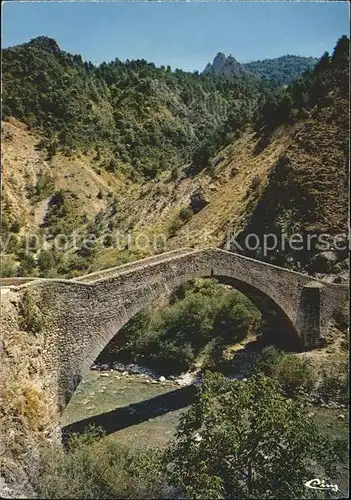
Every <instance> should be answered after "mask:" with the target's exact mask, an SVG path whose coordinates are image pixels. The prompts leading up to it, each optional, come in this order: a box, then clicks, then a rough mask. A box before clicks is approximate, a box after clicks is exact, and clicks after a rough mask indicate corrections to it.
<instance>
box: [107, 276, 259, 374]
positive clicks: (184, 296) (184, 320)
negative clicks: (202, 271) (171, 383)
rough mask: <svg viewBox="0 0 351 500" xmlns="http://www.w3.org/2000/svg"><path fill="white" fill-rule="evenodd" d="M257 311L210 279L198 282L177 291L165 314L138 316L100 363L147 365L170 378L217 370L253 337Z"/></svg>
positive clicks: (145, 312) (235, 292)
mask: <svg viewBox="0 0 351 500" xmlns="http://www.w3.org/2000/svg"><path fill="white" fill-rule="evenodd" d="M260 322H261V315H260V313H259V311H258V309H257V308H256V307H255V306H254V305H253V304H252V302H250V300H249V299H248V298H247V297H245V296H244V295H242V294H241V293H240V292H238V291H237V290H233V289H228V288H226V287H224V286H223V285H220V284H218V283H217V282H216V281H214V280H210V279H196V280H194V281H191V282H188V283H187V284H186V285H183V286H181V287H180V288H179V289H177V290H176V291H175V292H174V294H173V296H172V297H171V300H170V304H169V305H168V306H167V307H164V308H162V309H158V310H156V311H155V310H153V311H151V310H150V311H142V312H140V313H138V314H136V315H135V317H134V318H132V319H131V320H130V321H129V322H128V324H127V325H126V326H125V327H124V328H123V329H122V330H121V331H120V332H119V335H118V336H116V338H115V339H113V340H112V342H111V343H110V344H109V345H108V346H107V348H106V349H105V350H104V351H103V352H102V354H101V355H100V357H99V359H100V360H105V359H110V360H113V359H116V357H117V358H124V359H127V360H132V361H141V362H142V363H149V364H151V365H152V366H154V367H156V368H158V369H160V370H162V371H163V372H166V373H177V372H178V373H179V372H181V371H182V370H187V369H189V368H191V367H194V365H195V364H196V362H197V361H198V360H199V358H200V359H201V364H202V366H207V367H210V366H211V367H212V368H213V367H214V366H215V365H216V364H218V363H219V362H220V361H222V356H223V351H224V349H225V347H226V346H228V345H233V344H235V343H237V342H240V341H242V340H244V339H245V338H246V337H247V336H248V335H250V334H253V333H255V332H256V331H257V330H258V328H259V326H260Z"/></svg>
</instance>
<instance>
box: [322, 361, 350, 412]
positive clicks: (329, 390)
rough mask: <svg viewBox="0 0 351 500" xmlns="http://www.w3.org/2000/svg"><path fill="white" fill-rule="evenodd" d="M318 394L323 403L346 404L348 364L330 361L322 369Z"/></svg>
mask: <svg viewBox="0 0 351 500" xmlns="http://www.w3.org/2000/svg"><path fill="white" fill-rule="evenodd" d="M317 390H318V393H319V394H320V396H321V397H322V398H323V399H324V400H325V401H335V400H336V401H340V402H342V403H345V404H347V402H348V392H349V385H348V362H347V360H340V359H332V360H330V361H329V363H327V364H324V365H323V367H322V374H321V380H320V383H319V385H318V388H317Z"/></svg>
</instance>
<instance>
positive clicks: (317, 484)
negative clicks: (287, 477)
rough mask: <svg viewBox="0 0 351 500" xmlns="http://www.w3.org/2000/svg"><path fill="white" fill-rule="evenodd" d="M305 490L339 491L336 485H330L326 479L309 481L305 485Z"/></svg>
mask: <svg viewBox="0 0 351 500" xmlns="http://www.w3.org/2000/svg"><path fill="white" fill-rule="evenodd" d="M305 486H306V488H310V489H311V490H332V491H335V492H338V491H339V487H338V485H337V484H332V483H331V482H330V481H328V480H326V479H322V480H321V479H310V480H309V481H307V482H306V483H305Z"/></svg>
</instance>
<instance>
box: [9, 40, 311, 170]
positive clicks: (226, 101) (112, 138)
mask: <svg viewBox="0 0 351 500" xmlns="http://www.w3.org/2000/svg"><path fill="white" fill-rule="evenodd" d="M310 59H311V60H310ZM269 61H271V62H270V63H269ZM312 63H313V59H312V58H299V57H295V56H284V57H282V58H279V59H275V60H268V62H267V61H257V62H253V63H248V65H247V67H248V69H250V71H252V72H253V73H255V74H256V75H258V76H260V77H262V78H263V80H261V79H260V78H259V79H257V78H255V77H253V76H250V73H248V74H247V75H246V74H244V75H243V76H241V77H240V78H225V77H221V76H216V77H215V76H212V75H203V74H202V75H201V74H198V73H197V72H194V73H187V72H184V71H181V70H178V69H176V70H175V71H172V70H171V68H170V67H169V66H168V67H167V68H165V67H160V68H157V67H156V66H155V65H154V64H152V63H148V62H147V61H145V60H136V61H128V60H127V61H126V62H121V61H119V60H118V59H116V60H115V61H112V62H110V63H102V64H101V65H100V66H98V67H95V66H94V65H93V64H91V63H90V62H83V60H82V58H81V57H80V56H79V55H71V54H67V53H65V52H63V51H61V50H60V49H59V47H58V45H57V44H56V42H55V41H54V40H52V39H49V38H46V37H38V38H36V39H34V40H31V41H30V42H28V43H26V44H23V45H20V46H16V47H11V48H8V49H5V50H3V74H4V76H3V117H4V118H6V117H8V116H14V117H16V118H18V119H20V120H22V121H24V123H26V124H27V125H29V126H30V127H34V128H36V129H37V130H39V131H40V132H41V133H42V134H43V136H44V137H45V139H43V141H42V143H41V144H40V145H39V146H40V147H42V148H46V150H47V152H48V155H49V157H50V156H52V155H53V154H54V153H55V151H56V150H57V149H58V148H59V149H63V150H64V151H67V152H69V151H72V150H77V149H78V150H83V151H86V152H87V151H90V152H92V151H93V152H94V151H95V152H96V161H97V162H99V163H100V164H101V165H102V166H103V167H104V168H106V169H108V170H110V171H118V170H125V169H127V172H128V173H129V174H130V175H135V174H137V173H140V174H142V175H144V176H146V177H149V178H150V177H151V178H152V177H154V176H155V175H156V174H157V172H159V171H161V170H164V169H166V168H168V167H171V166H177V165H180V164H182V163H186V162H188V161H191V160H193V161H195V162H196V163H199V165H198V167H199V168H200V169H201V168H203V167H204V166H206V163H207V162H206V161H204V162H202V161H201V159H202V157H203V155H204V153H203V151H204V150H206V149H207V150H208V151H209V156H211V155H213V153H214V151H215V149H216V148H218V147H221V146H223V145H224V144H227V143H228V142H230V140H232V139H233V138H234V137H235V136H236V134H238V133H240V131H241V130H243V129H244V128H245V127H246V126H247V125H249V124H252V123H254V122H255V121H256V119H257V111H258V107H259V106H260V108H261V109H262V116H263V119H264V120H267V122H269V123H270V119H269V117H268V115H269V113H267V109H268V108H269V109H270V108H271V107H272V105H274V104H272V102H271V101H272V100H273V103H275V102H276V101H277V100H278V101H280V100H282V101H284V102H283V103H282V104H281V109H280V108H279V109H278V116H280V117H281V118H279V119H280V120H282V119H285V118H286V113H287V111H286V110H285V107H286V106H288V105H289V103H286V102H285V100H284V99H283V97H282V98H280V94H276V93H275V91H274V85H273V86H272V87H271V90H270V84H268V83H264V79H265V78H266V79H268V80H269V79H272V80H274V81H275V82H276V83H278V84H280V83H282V82H281V81H284V83H286V80H289V82H290V81H293V80H294V79H295V78H296V77H297V76H300V75H301V72H302V69H304V68H306V69H307V68H310V67H311V66H312ZM271 67H273V69H271ZM276 67H277V68H278V69H277V72H278V74H275V73H274V71H275V70H274V68H276ZM281 75H282V76H281ZM280 80H281V81H280ZM306 85H307V86H308V85H309V83H308V82H306V83H305V84H304V86H306ZM270 92H271V93H273V94H272V95H271V94H270ZM292 92H293V93H296V91H295V90H293V91H292ZM299 92H300V94H301V93H305V90H304V89H302V90H299ZM266 95H268V96H270V95H271V98H269V99H268V101H267V104H266V105H264V103H265V102H266V99H265V96H266ZM284 95H285V94H284ZM289 95H290V94H289ZM300 100H301V99H300ZM283 108H284V109H283ZM276 111H277V110H276V109H275V110H274V113H273V112H272V113H271V114H274V115H275V114H276ZM205 154H206V153H205ZM198 157H200V161H199V162H197V158H198Z"/></svg>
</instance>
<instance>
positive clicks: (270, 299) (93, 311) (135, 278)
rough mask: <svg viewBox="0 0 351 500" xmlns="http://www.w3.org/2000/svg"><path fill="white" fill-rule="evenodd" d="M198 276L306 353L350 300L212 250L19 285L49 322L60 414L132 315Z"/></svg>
mask: <svg viewBox="0 0 351 500" xmlns="http://www.w3.org/2000/svg"><path fill="white" fill-rule="evenodd" d="M194 277H213V278H216V279H217V280H218V281H221V282H225V283H228V284H230V285H232V286H234V287H235V288H237V289H238V290H240V291H241V292H243V293H244V294H245V295H246V296H248V297H249V298H250V299H251V300H252V301H253V302H254V303H255V304H256V305H257V306H258V307H259V308H260V310H261V311H262V313H263V314H271V315H273V316H274V317H275V318H277V319H279V321H280V324H281V325H283V327H282V329H281V331H282V335H284V332H285V331H287V329H289V330H291V331H293V332H294V334H295V335H296V337H297V338H298V339H299V341H300V343H301V345H302V346H304V348H309V349H311V348H313V347H316V346H318V345H320V344H321V343H322V342H323V338H324V335H325V333H326V328H327V325H328V322H329V320H330V319H331V318H332V315H333V312H334V311H335V309H336V308H337V307H338V306H340V305H341V304H342V303H343V302H344V301H346V300H347V296H348V290H347V287H346V286H345V285H336V284H328V283H324V282H322V281H318V280H316V279H313V278H311V277H310V276H307V275H304V274H300V273H296V272H293V271H289V270H287V269H283V268H280V267H277V266H273V265H270V264H266V263H263V262H259V261H256V260H253V259H250V258H247V257H243V256H241V255H237V254H234V253H231V252H228V251H225V250H220V249H212V248H208V249H201V250H196V249H191V248H189V249H187V248H185V249H180V250H177V251H173V252H167V253H164V254H161V255H157V256H153V257H150V258H147V259H143V260H141V261H138V262H133V263H130V264H126V265H124V266H120V267H117V268H113V269H108V270H104V271H101V272H97V273H92V274H90V275H86V276H85V277H81V278H79V279H75V280H62V279H61V280H60V279H38V280H33V281H31V282H30V283H25V284H22V285H19V286H16V287H14V288H12V292H14V293H15V294H16V295H17V294H18V295H19V296H21V295H22V294H23V293H25V292H27V293H30V294H31V295H32V296H33V297H34V298H35V301H36V304H37V306H38V308H39V309H38V310H40V314H41V315H42V317H43V318H44V327H43V328H44V338H45V341H44V344H45V345H44V346H43V350H42V356H43V357H44V359H45V363H46V365H47V367H48V371H49V372H50V374H51V377H52V378H53V379H54V380H55V381H56V382H55V383H56V388H55V390H56V391H57V396H58V405H59V408H60V409H63V408H64V407H65V405H66V404H67V402H68V401H69V399H70V397H71V396H72V394H73V392H74V390H75V389H76V387H77V385H78V384H79V382H80V380H81V378H82V376H83V375H84V373H85V372H86V371H87V370H88V369H89V366H90V365H91V363H93V361H94V360H95V359H96V357H97V356H98V354H99V353H100V352H101V351H102V350H103V349H104V347H105V346H106V345H107V344H108V342H109V341H110V340H111V339H112V338H113V337H114V336H115V335H116V334H117V333H118V331H119V330H120V329H121V328H122V327H123V325H125V324H126V323H127V322H128V321H129V320H130V319H131V318H132V316H134V315H135V314H136V313H137V312H138V311H140V310H141V309H142V308H144V307H147V306H149V305H150V304H152V302H153V301H154V300H155V299H157V298H159V297H160V296H162V295H163V294H169V293H170V292H171V291H172V290H173V289H175V288H176V287H178V286H179V285H180V284H182V283H185V282H186V281H188V280H190V279H192V278H194ZM9 295H10V294H9ZM11 295H12V296H13V293H12V294H11ZM5 297H7V295H6V296H5ZM285 329H286V330H285Z"/></svg>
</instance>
